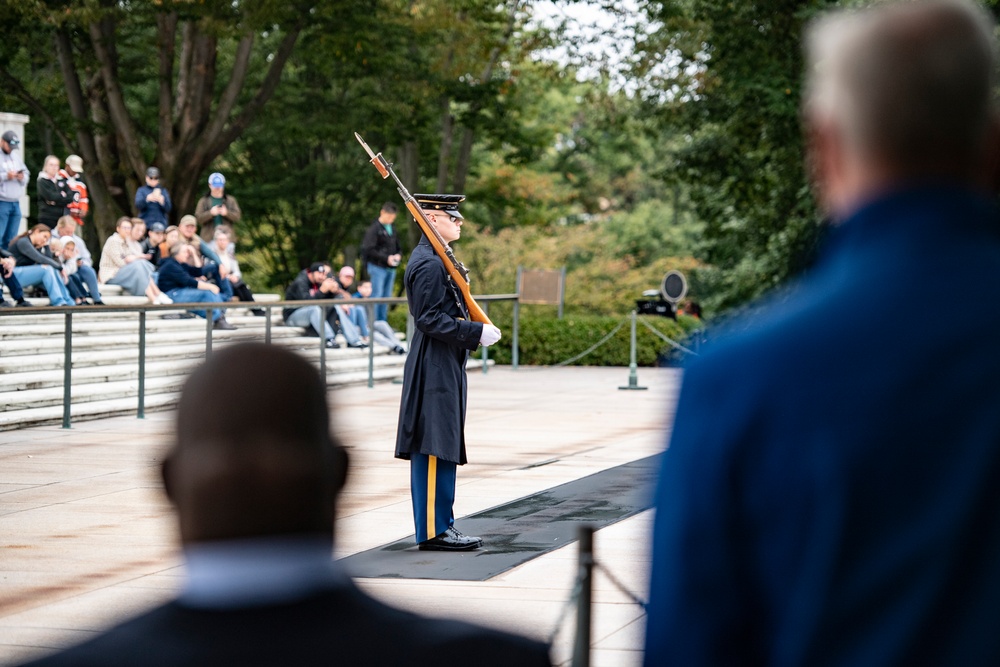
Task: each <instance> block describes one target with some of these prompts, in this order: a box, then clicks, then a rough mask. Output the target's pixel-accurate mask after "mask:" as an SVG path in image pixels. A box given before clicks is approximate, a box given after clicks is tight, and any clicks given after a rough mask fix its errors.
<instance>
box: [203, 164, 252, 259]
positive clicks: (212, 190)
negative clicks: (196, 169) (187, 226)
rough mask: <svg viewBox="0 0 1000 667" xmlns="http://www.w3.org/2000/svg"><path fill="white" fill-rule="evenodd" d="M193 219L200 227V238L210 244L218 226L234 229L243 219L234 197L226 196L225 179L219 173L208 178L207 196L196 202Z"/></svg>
mask: <svg viewBox="0 0 1000 667" xmlns="http://www.w3.org/2000/svg"><path fill="white" fill-rule="evenodd" d="M194 217H195V218H197V219H198V226H199V227H201V238H202V239H204V240H205V243H211V242H212V239H214V238H215V230H216V228H217V227H219V226H220V225H229V226H230V227H234V226H235V225H236V223H237V222H239V221H240V219H241V218H242V217H243V212H242V211H240V205H239V202H237V201H236V197H234V196H232V195H229V194H226V177H225V176H223V175H222V174H220V173H219V172H215V173H213V174H212V175H211V176H209V177H208V194H207V195H205V196H204V197H202V198H201V199H199V200H198V205H197V206H195V209H194Z"/></svg>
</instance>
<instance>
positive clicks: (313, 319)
mask: <svg viewBox="0 0 1000 667" xmlns="http://www.w3.org/2000/svg"><path fill="white" fill-rule="evenodd" d="M331 273H332V269H331V268H330V265H329V264H328V263H327V262H313V263H312V264H311V265H310V266H309V268H308V269H302V271H300V272H299V275H297V276H295V280H293V281H292V283H291V284H290V285H289V286H288V289H286V290H285V301H305V300H308V299H334V298H336V296H337V293H338V292H339V291H340V285H339V284H338V283H337V281H336V280H335V279H334V278H333V276H332V275H331ZM330 306H331V308H329V309H328V310H327V311H326V312H325V313H324V310H323V308H321V307H319V306H299V307H295V308H285V309H284V310H282V311H281V317H282V319H284V320H285V324H287V325H288V326H290V327H312V330H313V331H315V332H316V333H317V334H319V335H321V336H323V338H325V339H326V346H327V347H328V348H337V347H340V344H339V343H337V341H335V340H334V339H333V338H334V336H336V335H337V331H336V327H335V326H334V325H335V323H336V321H337V320H336V317H337V310H336V309H335V308H333V307H332V306H333V304H330ZM331 319H332V320H333V322H331V321H330V320H331Z"/></svg>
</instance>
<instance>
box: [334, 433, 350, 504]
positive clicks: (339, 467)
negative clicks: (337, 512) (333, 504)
mask: <svg viewBox="0 0 1000 667" xmlns="http://www.w3.org/2000/svg"><path fill="white" fill-rule="evenodd" d="M349 462H350V457H349V456H348V455H347V450H346V449H344V447H343V446H341V445H335V446H334V448H333V492H334V495H339V494H340V492H341V491H342V490H343V489H344V485H346V484H347V465H348V463H349Z"/></svg>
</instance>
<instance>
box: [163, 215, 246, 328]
mask: <svg viewBox="0 0 1000 667" xmlns="http://www.w3.org/2000/svg"><path fill="white" fill-rule="evenodd" d="M154 224H155V223H154ZM192 252H193V250H192V249H191V246H189V245H188V244H187V243H175V244H174V245H172V246H171V247H170V256H169V257H165V258H164V259H163V260H162V261H161V262H160V266H159V267H158V268H157V276H156V284H157V285H158V286H159V288H160V289H161V290H162V291H163V293H164V294H166V295H167V296H168V297H170V299H171V300H172V301H174V302H176V303H222V297H221V296H219V288H218V287H217V286H216V285H213V284H212V283H210V282H208V281H207V280H206V279H205V278H204V277H203V276H202V275H201V273H202V269H201V268H199V267H197V266H192V265H191V264H189V263H188V262H189V261H190V259H191V253H192ZM190 312H192V313H194V314H195V315H197V316H198V317H205V316H206V315H207V314H206V313H205V311H204V310H192V311H190ZM212 321H213V322H214V324H213V325H212V328H213V329H219V330H222V331H231V330H233V329H235V328H236V327H234V326H233V325H232V324H230V323H229V322H228V320H226V316H225V314H224V313H223V312H222V309H221V308H213V309H212Z"/></svg>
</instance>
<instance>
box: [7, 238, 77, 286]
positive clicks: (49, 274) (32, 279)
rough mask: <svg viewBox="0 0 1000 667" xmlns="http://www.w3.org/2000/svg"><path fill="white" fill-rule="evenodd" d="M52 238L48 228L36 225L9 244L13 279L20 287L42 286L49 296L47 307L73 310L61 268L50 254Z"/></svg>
mask: <svg viewBox="0 0 1000 667" xmlns="http://www.w3.org/2000/svg"><path fill="white" fill-rule="evenodd" d="M51 238H52V231H51V230H50V229H49V228H48V226H47V225H43V224H41V223H39V224H37V225H35V226H34V227H32V228H31V229H29V230H28V231H26V232H24V233H23V234H21V235H19V236H15V237H14V238H13V239H12V240H11V242H10V254H11V255H13V257H14V261H15V266H14V276H15V278H17V282H18V283H19V284H20V285H21V286H22V287H34V286H37V285H41V286H43V287H44V288H45V291H46V292H48V295H49V304H50V305H53V306H72V305H74V304H73V299H72V298H71V297H70V295H69V291H68V290H67V289H66V286H65V285H64V284H63V278H64V275H63V272H62V264H61V263H60V262H59V261H58V260H57V259H55V258H54V257H53V256H52V251H51V250H49V241H50V239H51ZM12 295H13V293H12ZM15 298H16V297H15Z"/></svg>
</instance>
